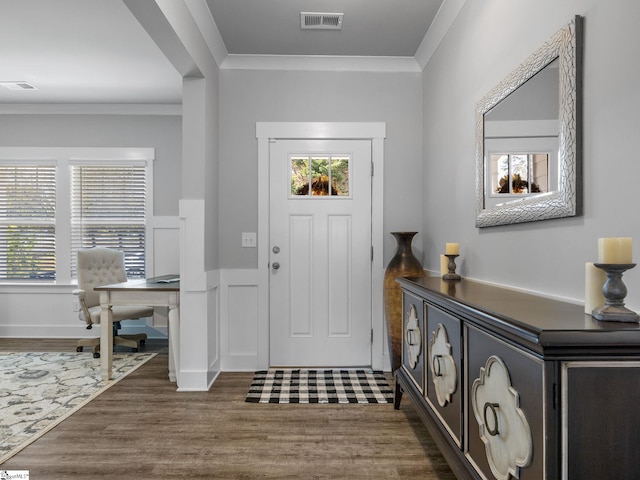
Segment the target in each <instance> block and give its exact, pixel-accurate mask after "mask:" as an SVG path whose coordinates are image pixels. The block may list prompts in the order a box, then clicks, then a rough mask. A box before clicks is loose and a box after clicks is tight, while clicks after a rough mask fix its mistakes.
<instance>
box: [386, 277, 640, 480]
mask: <svg viewBox="0 0 640 480" xmlns="http://www.w3.org/2000/svg"><path fill="white" fill-rule="evenodd" d="M398 282H399V283H400V285H401V287H402V291H403V312H404V320H403V337H404V338H403V350H402V366H401V367H400V368H399V369H398V370H396V373H395V378H396V386H395V389H396V390H395V395H396V396H395V408H396V409H399V408H400V405H401V399H402V397H403V394H404V396H405V397H409V398H410V399H411V401H412V402H413V404H414V405H415V407H416V409H417V411H418V412H419V414H420V417H421V418H422V420H423V422H424V424H425V426H426V427H427V429H428V430H429V432H430V434H431V435H432V436H433V438H434V440H435V441H436V444H437V445H438V447H439V448H440V450H441V452H442V454H443V455H444V456H445V458H446V459H447V461H448V463H449V465H450V466H451V468H452V470H453V471H454V473H455V474H456V476H457V477H458V478H460V479H483V478H484V479H494V478H495V479H499V480H503V479H504V480H508V479H511V478H518V479H521V480H533V479H535V480H541V479H544V480H556V479H568V480H584V479H589V480H600V479H616V480H622V479H640V467H638V459H639V458H640V454H638V448H640V326H639V325H638V324H637V323H621V322H599V321H597V320H594V319H593V318H592V317H591V316H590V315H587V314H585V313H584V308H583V307H582V306H580V305H574V304H571V303H566V302H561V301H557V300H552V299H548V298H543V297H540V296H535V295H530V294H526V293H523V292H520V291H516V290H511V289H507V288H499V287H495V286H491V285H487V284H483V283H480V282H474V281H470V280H465V279H463V280H461V281H445V280H441V278H440V277H423V278H399V279H398Z"/></svg>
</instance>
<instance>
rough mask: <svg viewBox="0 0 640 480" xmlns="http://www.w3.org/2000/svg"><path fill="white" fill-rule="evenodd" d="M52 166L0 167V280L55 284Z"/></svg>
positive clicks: (22, 165) (3, 165) (5, 165)
mask: <svg viewBox="0 0 640 480" xmlns="http://www.w3.org/2000/svg"><path fill="white" fill-rule="evenodd" d="M55 216H56V167H55V165H28V164H24V162H21V164H20V165H7V164H2V165H0V280H11V281H14V280H15V281H19V280H33V279H45V280H55V278H56V266H55V257H56V256H55V246H56V245H55V220H56V218H55Z"/></svg>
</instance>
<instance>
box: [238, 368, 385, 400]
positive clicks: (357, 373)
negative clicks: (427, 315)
mask: <svg viewBox="0 0 640 480" xmlns="http://www.w3.org/2000/svg"><path fill="white" fill-rule="evenodd" d="M246 401H247V402H252V403H393V390H392V389H391V387H390V386H389V384H388V383H387V379H386V378H385V375H384V373H383V372H382V371H377V370H376V371H374V370H303V369H300V370H275V369H271V370H263V371H260V372H256V373H255V376H254V377H253V381H252V382H251V387H250V389H249V393H248V394H247V398H246Z"/></svg>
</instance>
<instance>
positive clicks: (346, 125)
mask: <svg viewBox="0 0 640 480" xmlns="http://www.w3.org/2000/svg"><path fill="white" fill-rule="evenodd" d="M385 136H386V124H385V123H384V122H258V123H256V138H257V141H258V142H257V143H258V241H257V246H258V252H257V253H258V269H257V272H258V332H257V333H258V337H257V341H258V345H257V353H258V355H257V365H256V367H257V368H260V369H263V368H267V367H268V366H269V279H270V274H271V271H270V267H269V265H270V255H271V250H270V244H269V194H270V185H269V149H270V148H269V144H270V141H271V140H272V139H314V138H315V139H367V140H370V141H371V158H372V164H373V168H374V175H373V178H372V191H373V195H372V199H371V201H372V203H371V221H372V224H371V232H372V239H371V243H372V245H373V252H372V253H373V260H372V279H371V292H372V295H371V317H372V333H373V343H372V353H371V366H372V368H374V369H385V370H388V369H389V365H390V363H389V357H388V352H387V347H386V343H387V342H386V336H385V335H386V333H385V327H384V305H383V299H382V291H383V285H384V265H383V253H382V252H383V240H384V229H383V206H384V190H383V186H384V182H383V172H384V138H385Z"/></svg>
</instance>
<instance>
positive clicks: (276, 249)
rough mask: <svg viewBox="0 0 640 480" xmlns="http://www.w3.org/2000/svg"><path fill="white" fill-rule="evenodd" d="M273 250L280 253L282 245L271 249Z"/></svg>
mask: <svg viewBox="0 0 640 480" xmlns="http://www.w3.org/2000/svg"><path fill="white" fill-rule="evenodd" d="M271 250H272V251H273V253H280V247H279V246H277V245H276V246H275V247H273V248H272V249H271Z"/></svg>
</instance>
